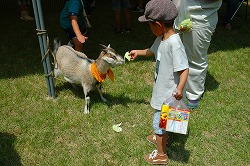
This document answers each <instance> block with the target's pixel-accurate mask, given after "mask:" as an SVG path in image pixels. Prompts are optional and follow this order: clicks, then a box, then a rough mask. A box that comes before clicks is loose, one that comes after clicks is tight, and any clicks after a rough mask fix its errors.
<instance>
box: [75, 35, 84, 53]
mask: <svg viewBox="0 0 250 166" xmlns="http://www.w3.org/2000/svg"><path fill="white" fill-rule="evenodd" d="M72 43H73V44H74V46H75V50H76V51H79V52H82V51H83V43H81V42H80V41H79V40H78V39H77V38H76V37H75V38H73V39H72Z"/></svg>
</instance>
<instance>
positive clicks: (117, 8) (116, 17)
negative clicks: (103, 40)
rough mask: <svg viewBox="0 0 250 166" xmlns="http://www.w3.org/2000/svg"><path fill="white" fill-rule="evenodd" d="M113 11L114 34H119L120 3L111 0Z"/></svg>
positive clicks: (118, 0)
mask: <svg viewBox="0 0 250 166" xmlns="http://www.w3.org/2000/svg"><path fill="white" fill-rule="evenodd" d="M113 10H114V21H115V32H116V33H120V32H121V1H120V0H113Z"/></svg>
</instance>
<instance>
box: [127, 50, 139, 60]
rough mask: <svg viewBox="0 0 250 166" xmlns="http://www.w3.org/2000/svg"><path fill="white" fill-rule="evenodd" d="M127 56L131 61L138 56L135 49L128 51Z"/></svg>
mask: <svg viewBox="0 0 250 166" xmlns="http://www.w3.org/2000/svg"><path fill="white" fill-rule="evenodd" d="M129 56H130V57H131V60H132V61H133V60H135V58H136V57H137V56H138V54H137V51H136V50H132V51H130V53H129Z"/></svg>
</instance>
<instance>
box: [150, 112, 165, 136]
mask: <svg viewBox="0 0 250 166" xmlns="http://www.w3.org/2000/svg"><path fill="white" fill-rule="evenodd" d="M160 116H161V111H160V110H155V114H154V120H153V128H154V132H155V134H158V135H163V134H165V133H166V130H163V129H161V128H160V127H159V123H160Z"/></svg>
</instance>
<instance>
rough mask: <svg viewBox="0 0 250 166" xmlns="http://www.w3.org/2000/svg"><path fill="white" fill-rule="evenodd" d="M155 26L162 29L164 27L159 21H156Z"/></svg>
mask: <svg viewBox="0 0 250 166" xmlns="http://www.w3.org/2000/svg"><path fill="white" fill-rule="evenodd" d="M155 24H156V25H158V26H159V27H161V28H162V27H163V24H162V23H160V22H159V21H156V22H155Z"/></svg>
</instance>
